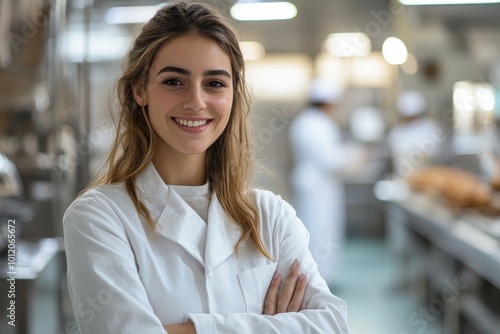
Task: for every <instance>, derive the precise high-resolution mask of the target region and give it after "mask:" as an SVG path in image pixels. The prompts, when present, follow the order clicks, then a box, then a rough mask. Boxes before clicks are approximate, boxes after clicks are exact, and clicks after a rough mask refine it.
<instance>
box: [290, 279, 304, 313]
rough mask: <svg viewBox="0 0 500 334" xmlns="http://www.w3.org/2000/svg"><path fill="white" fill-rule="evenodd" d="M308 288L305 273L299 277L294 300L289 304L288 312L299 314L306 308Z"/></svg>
mask: <svg viewBox="0 0 500 334" xmlns="http://www.w3.org/2000/svg"><path fill="white" fill-rule="evenodd" d="M306 286H307V277H306V275H305V274H304V273H302V274H300V275H299V278H298V280H297V285H296V286H295V291H294V293H293V297H292V300H291V301H290V304H288V309H287V310H286V311H287V312H299V311H301V310H303V309H304V308H305V305H304V294H305V291H306Z"/></svg>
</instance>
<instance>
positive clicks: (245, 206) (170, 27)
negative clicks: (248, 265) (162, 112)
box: [87, 2, 271, 259]
mask: <svg viewBox="0 0 500 334" xmlns="http://www.w3.org/2000/svg"><path fill="white" fill-rule="evenodd" d="M186 35H197V36H202V37H206V38H210V39H212V40H214V41H216V42H217V43H218V45H219V47H220V48H221V49H222V50H223V51H224V52H225V53H226V54H227V55H228V56H229V59H230V61H231V67H232V72H233V73H232V77H233V87H234V90H233V91H234V93H233V94H234V96H233V105H232V110H231V114H230V117H229V121H228V124H227V127H226V129H225V130H224V131H223V132H222V134H221V135H220V137H219V138H218V139H217V140H216V141H215V142H214V143H213V144H212V145H211V146H210V147H209V148H208V150H207V154H206V169H207V170H206V175H207V179H208V182H209V185H210V190H211V191H214V192H215V194H216V195H217V198H218V199H219V201H220V203H221V205H222V208H223V209H224V211H225V212H226V214H227V215H228V216H229V217H230V218H232V220H233V221H234V223H235V224H237V225H238V226H239V227H240V228H241V230H242V234H241V236H240V238H239V240H238V242H237V243H236V245H235V251H236V252H237V251H238V248H239V247H240V246H241V245H242V243H243V242H245V241H246V240H247V239H248V238H250V239H251V241H252V243H253V245H254V246H255V248H256V249H257V250H258V251H259V252H260V253H261V254H262V255H264V256H265V257H267V258H269V259H271V256H270V255H269V253H268V252H267V250H266V249H265V247H264V245H263V242H262V239H261V237H260V220H259V215H258V210H257V206H256V203H255V198H254V196H252V193H251V192H250V191H248V189H249V187H248V185H249V180H250V175H251V171H252V170H251V168H252V163H251V162H252V156H251V150H250V145H249V130H248V116H249V111H250V98H249V93H248V90H247V86H246V82H245V77H244V72H245V63H244V61H243V56H242V53H241V50H240V47H239V44H238V40H237V38H236V35H235V32H234V30H233V28H232V27H231V24H230V23H229V22H228V21H227V20H226V19H225V18H224V16H222V15H221V14H219V13H218V12H217V10H215V9H214V8H213V7H211V6H209V5H207V4H200V3H191V4H188V3H185V2H178V3H174V4H171V5H167V6H165V7H163V8H161V9H160V10H158V12H157V13H156V14H155V16H154V17H153V18H152V19H151V20H150V21H149V22H148V23H146V24H145V25H144V27H143V28H142V30H141V32H140V33H139V35H138V36H137V37H136V39H135V42H134V43H133V46H132V48H131V50H130V51H129V52H128V55H127V57H126V58H125V63H124V69H123V73H122V75H121V77H120V78H119V79H118V81H117V82H116V90H117V98H118V104H119V113H118V118H117V120H116V137H115V138H114V141H113V143H112V147H111V150H110V152H109V155H108V157H107V160H106V162H105V165H104V171H103V172H102V173H101V176H99V177H97V178H96V179H95V180H94V181H93V182H92V183H91V185H90V186H89V187H88V188H87V189H89V188H94V187H96V186H99V185H103V184H115V183H120V182H124V184H125V186H126V189H127V192H128V194H129V195H130V198H131V199H132V201H133V203H134V205H135V207H136V209H137V211H138V212H139V213H140V214H141V215H142V216H143V217H144V218H145V219H146V221H147V222H148V224H149V225H150V227H151V229H152V230H153V231H155V227H156V223H155V222H154V221H153V219H152V217H151V215H150V214H149V212H148V210H147V208H146V207H145V205H144V203H142V202H141V200H139V197H138V194H137V189H136V185H135V182H136V178H137V176H138V175H139V174H140V173H141V172H142V171H143V170H144V169H145V168H146V167H147V166H148V164H149V163H150V162H151V161H152V159H153V156H154V152H155V145H156V140H157V139H156V137H155V132H154V130H153V128H152V126H151V123H150V120H149V117H148V111H147V106H140V105H139V104H138V103H137V102H136V100H135V99H134V93H133V87H135V88H136V89H137V90H139V91H146V87H147V82H148V73H149V70H150V67H151V65H152V63H153V61H154V59H155V57H156V54H157V53H158V51H159V50H160V49H161V47H162V46H163V45H164V44H165V43H167V42H169V41H171V40H173V39H175V38H178V37H181V36H186Z"/></svg>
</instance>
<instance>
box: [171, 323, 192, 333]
mask: <svg viewBox="0 0 500 334" xmlns="http://www.w3.org/2000/svg"><path fill="white" fill-rule="evenodd" d="M164 328H165V329H166V330H167V333H168V334H196V329H195V328H194V324H193V322H192V321H188V322H183V323H182V324H175V325H170V326H165V327H164Z"/></svg>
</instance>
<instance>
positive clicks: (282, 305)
mask: <svg viewBox="0 0 500 334" xmlns="http://www.w3.org/2000/svg"><path fill="white" fill-rule="evenodd" d="M281 280H282V277H281V272H280V271H279V270H276V272H275V273H274V276H273V279H272V281H271V284H270V285H269V290H267V295H266V299H265V301H264V314H267V315H275V314H277V313H284V312H298V311H300V310H302V309H303V308H304V305H303V303H304V293H305V290H306V286H307V277H306V275H305V274H304V273H301V272H300V262H299V260H298V259H295V261H293V263H292V265H291V267H290V274H288V278H287V279H286V282H285V285H284V286H283V289H282V290H281V293H280V291H279V288H280V285H281Z"/></svg>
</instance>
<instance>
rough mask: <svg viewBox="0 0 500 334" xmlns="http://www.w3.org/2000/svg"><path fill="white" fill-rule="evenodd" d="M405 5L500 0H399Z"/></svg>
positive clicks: (494, 1)
mask: <svg viewBox="0 0 500 334" xmlns="http://www.w3.org/2000/svg"><path fill="white" fill-rule="evenodd" d="M399 2H400V3H401V4H403V5H408V6H417V5H473V4H485V3H500V1H499V0H399Z"/></svg>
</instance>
